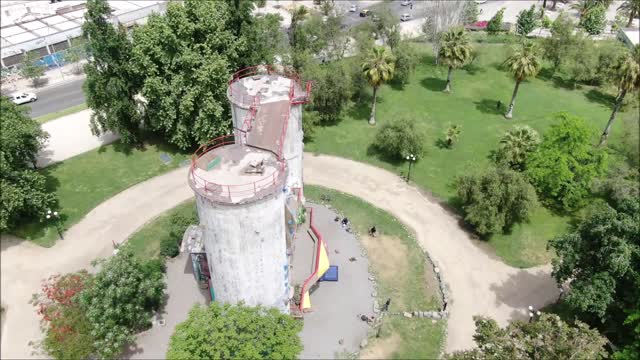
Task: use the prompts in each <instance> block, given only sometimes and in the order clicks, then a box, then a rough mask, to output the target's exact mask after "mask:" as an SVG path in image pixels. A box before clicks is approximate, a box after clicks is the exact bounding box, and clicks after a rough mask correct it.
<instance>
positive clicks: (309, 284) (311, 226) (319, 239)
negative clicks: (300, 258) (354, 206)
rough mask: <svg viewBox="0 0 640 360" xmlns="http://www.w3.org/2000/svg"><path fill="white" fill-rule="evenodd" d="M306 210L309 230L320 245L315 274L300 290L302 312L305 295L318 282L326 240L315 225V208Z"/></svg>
mask: <svg viewBox="0 0 640 360" xmlns="http://www.w3.org/2000/svg"><path fill="white" fill-rule="evenodd" d="M306 209H307V210H309V228H310V229H311V231H313V234H314V235H315V236H316V238H318V244H317V245H316V263H315V265H314V268H313V273H312V274H311V275H309V277H308V278H307V280H305V281H304V283H303V284H302V288H301V290H300V310H301V311H302V310H303V306H304V294H305V293H306V292H307V291H308V290H309V287H310V286H311V285H313V284H312V282H315V281H317V280H318V268H319V267H320V261H319V259H320V250H321V249H322V248H321V246H324V240H322V234H320V231H318V229H316V227H315V226H314V225H313V208H306ZM314 280H315V281H314Z"/></svg>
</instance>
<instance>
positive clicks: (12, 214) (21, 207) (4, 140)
mask: <svg viewBox="0 0 640 360" xmlns="http://www.w3.org/2000/svg"><path fill="white" fill-rule="evenodd" d="M48 136H49V135H48V134H47V133H46V132H44V131H43V130H42V128H41V127H40V124H38V123H37V122H36V121H35V120H33V119H31V118H30V117H29V116H27V115H26V114H25V110H24V109H22V108H19V107H18V105H16V104H14V103H13V102H11V101H10V100H9V99H8V98H6V97H4V96H3V97H0V144H2V146H0V189H2V191H0V204H1V206H0V232H5V231H7V230H11V229H12V228H13V227H14V226H15V225H16V224H17V223H18V222H19V221H20V220H23V219H26V218H30V217H32V218H33V217H35V218H42V217H43V215H44V213H45V212H46V211H47V210H48V209H51V208H53V207H54V206H55V204H56V198H55V196H54V195H53V194H52V193H50V192H49V190H48V189H47V187H46V179H45V177H44V176H43V175H42V174H40V173H38V172H36V171H34V170H33V169H31V168H30V167H29V165H30V164H31V165H33V167H35V164H36V157H37V155H38V151H39V150H40V149H41V148H42V146H43V145H44V142H45V141H46V139H47V138H48Z"/></svg>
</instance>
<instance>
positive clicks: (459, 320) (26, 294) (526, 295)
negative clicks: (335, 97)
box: [0, 154, 557, 359]
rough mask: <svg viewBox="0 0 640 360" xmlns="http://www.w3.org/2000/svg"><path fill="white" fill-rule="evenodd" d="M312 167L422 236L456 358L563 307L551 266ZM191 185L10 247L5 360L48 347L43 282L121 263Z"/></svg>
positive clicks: (438, 211)
mask: <svg viewBox="0 0 640 360" xmlns="http://www.w3.org/2000/svg"><path fill="white" fill-rule="evenodd" d="M304 165H305V182H306V183H309V184H315V185H322V186H325V187H329V188H334V189H338V190H340V191H343V192H346V193H349V194H352V195H355V196H358V197H361V198H363V199H364V200H366V201H369V202H371V203H372V204H375V205H376V206H378V207H380V208H382V209H384V210H387V211H389V212H390V213H391V214H392V215H394V216H395V217H397V218H398V219H399V220H400V221H402V222H403V223H405V224H406V225H407V226H409V227H410V228H411V229H412V230H413V231H414V232H415V233H416V234H417V239H418V242H419V244H420V245H421V246H422V247H423V248H424V249H426V250H428V251H429V252H430V254H431V256H432V257H433V258H434V260H435V261H436V262H437V263H438V264H439V266H440V269H441V271H442V272H443V273H444V276H445V279H446V281H447V283H448V285H449V287H450V289H451V296H452V299H453V300H452V303H451V304H450V309H451V318H450V320H449V321H448V337H447V346H446V349H447V351H453V350H459V349H465V348H469V347H472V346H473V341H472V335H473V332H474V325H473V321H472V316H473V315H476V314H481V315H489V316H491V317H493V318H495V319H497V320H498V321H499V322H500V323H501V324H506V323H507V321H509V320H511V319H515V318H524V317H525V308H526V307H527V306H528V305H533V306H535V307H542V306H543V305H545V304H548V303H550V302H551V301H553V300H554V299H555V298H556V296H557V290H556V287H555V282H554V281H553V280H552V279H551V277H550V276H549V272H550V266H542V267H537V268H532V269H527V270H520V269H515V268H512V267H509V266H507V265H505V264H503V263H502V262H500V261H499V260H498V259H496V258H494V257H492V256H490V255H488V254H487V253H485V252H484V251H482V250H481V249H480V248H479V247H478V246H476V244H475V243H474V241H473V240H472V239H471V238H470V237H469V235H468V234H467V233H465V232H464V231H463V230H462V229H461V228H460V227H459V226H458V219H457V218H456V217H455V216H453V215H451V214H449V213H447V211H446V210H444V209H443V208H442V207H441V206H440V205H439V204H438V203H437V202H435V201H432V200H429V199H428V198H427V197H426V196H424V195H423V194H422V193H421V192H420V191H419V190H418V189H416V188H415V187H412V186H407V185H406V184H405V182H404V181H402V179H400V178H399V177H397V176H396V175H394V174H392V173H390V172H388V171H385V170H382V169H379V168H376V167H373V166H370V165H366V164H363V163H358V162H354V161H351V160H346V159H342V158H336V157H330V156H324V155H322V156H314V155H312V154H306V155H305V164H304ZM186 175H187V174H186V169H184V168H181V169H177V170H174V171H172V172H170V173H167V174H165V175H161V176H158V177H155V178H153V179H151V180H148V181H146V182H143V183H141V184H138V185H136V186H133V187H131V188H129V189H127V190H125V191H123V192H122V193H120V194H118V195H116V196H114V197H113V198H111V199H109V200H107V201H105V202H104V203H102V204H101V205H99V206H98V207H96V208H95V209H94V210H92V211H91V212H90V213H89V214H87V216H86V217H85V218H84V219H83V220H82V221H80V222H79V223H78V224H77V225H75V226H73V227H72V228H71V229H69V231H68V232H67V234H66V236H65V240H62V241H58V242H57V243H56V245H55V246H53V247H51V248H41V247H39V246H37V245H34V244H32V243H29V242H26V241H22V242H20V241H18V240H16V239H10V238H3V240H2V253H1V268H0V269H1V272H2V278H1V290H2V292H1V294H2V304H3V306H4V307H5V308H6V313H5V315H6V318H5V320H6V322H5V329H4V331H2V344H1V347H2V349H1V350H2V351H1V357H2V358H3V359H17V358H30V357H34V355H32V354H31V350H30V348H29V346H28V342H29V341H30V340H36V339H38V338H39V337H40V330H39V326H38V319H37V317H36V315H35V312H34V311H33V308H32V306H31V305H29V304H28V301H29V299H30V298H31V294H33V293H34V292H35V291H36V290H37V288H38V286H39V284H40V281H41V279H43V278H45V277H47V276H49V275H51V274H54V273H64V272H70V271H75V270H78V269H81V268H87V267H89V264H90V262H91V260H93V259H95V258H97V257H104V256H108V255H110V254H111V252H112V250H113V249H112V245H111V241H112V240H113V241H116V242H122V241H125V240H126V239H127V238H128V237H129V235H131V234H132V233H133V232H135V231H136V230H137V229H138V228H140V227H141V226H143V225H144V224H145V223H146V222H148V221H150V220H152V219H153V218H154V217H156V216H158V215H159V214H162V213H163V212H165V211H166V210H169V209H171V208H173V207H174V206H176V205H177V204H179V203H180V202H182V201H184V200H187V199H189V198H191V197H192V196H193V195H192V191H191V189H190V188H189V187H188V186H187V183H186V180H187V176H186Z"/></svg>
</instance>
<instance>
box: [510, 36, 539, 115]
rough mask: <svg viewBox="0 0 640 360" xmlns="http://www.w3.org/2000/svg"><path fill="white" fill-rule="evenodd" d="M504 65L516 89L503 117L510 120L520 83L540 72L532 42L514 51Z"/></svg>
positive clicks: (537, 57)
mask: <svg viewBox="0 0 640 360" xmlns="http://www.w3.org/2000/svg"><path fill="white" fill-rule="evenodd" d="M504 64H505V65H506V66H507V68H508V69H509V72H510V73H511V75H512V76H513V79H514V80H515V81H516V87H515V88H514V89H513V95H512V96H511V103H510V104H509V110H508V111H507V113H506V114H504V117H506V118H507V119H511V118H512V117H513V106H514V105H515V102H516V96H517V95H518V88H519V87H520V83H521V82H523V81H524V80H526V79H528V78H531V77H535V76H536V75H538V71H540V67H541V63H540V57H539V56H538V54H537V48H536V46H535V44H534V43H532V42H525V43H523V44H522V47H521V48H519V49H517V50H516V51H514V53H513V54H512V55H511V56H509V57H508V58H507V60H505V62H504Z"/></svg>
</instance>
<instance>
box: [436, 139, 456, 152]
mask: <svg viewBox="0 0 640 360" xmlns="http://www.w3.org/2000/svg"><path fill="white" fill-rule="evenodd" d="M436 147H437V148H438V149H442V150H451V149H452V148H451V147H449V144H447V142H446V141H444V140H443V139H436Z"/></svg>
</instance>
